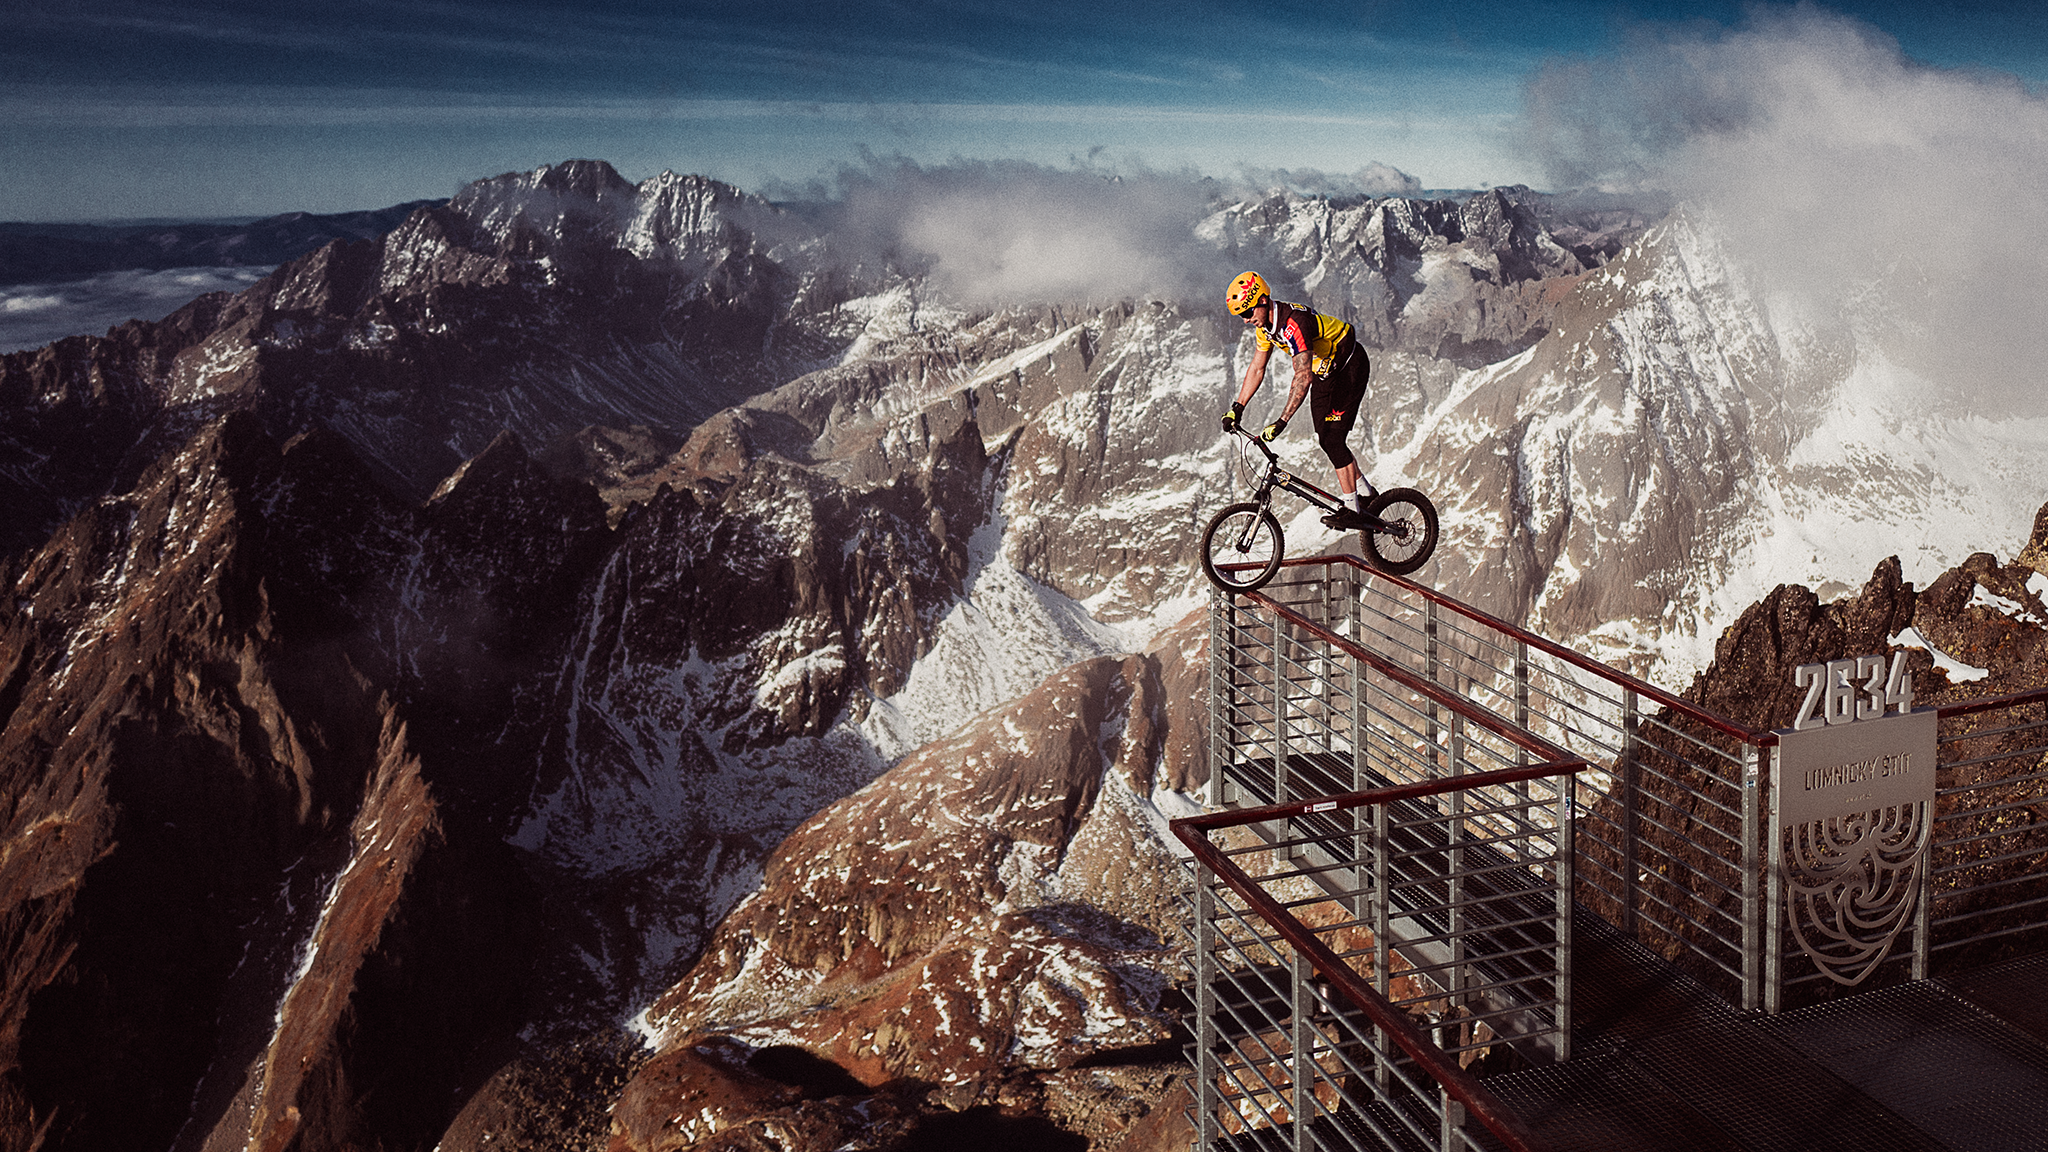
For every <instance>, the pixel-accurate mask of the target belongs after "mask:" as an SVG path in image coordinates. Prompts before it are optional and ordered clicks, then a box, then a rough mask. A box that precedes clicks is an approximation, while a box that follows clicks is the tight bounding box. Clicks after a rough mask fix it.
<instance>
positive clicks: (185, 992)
mask: <svg viewBox="0 0 2048 1152" xmlns="http://www.w3.org/2000/svg"><path fill="white" fill-rule="evenodd" d="M522 460H523V457H521V456H520V455H519V454H518V452H517V447H516V445H513V444H510V443H509V442H508V443H507V444H506V445H505V446H504V449H503V450H502V451H500V452H499V453H496V454H487V456H486V457H485V458H483V459H481V460H480V461H479V462H478V466H477V467H475V468H473V469H472V470H471V472H470V473H469V474H468V475H466V476H465V477H463V478H462V479H461V480H460V481H458V482H456V483H455V484H453V485H452V486H451V487H450V489H449V491H448V492H446V493H445V494H444V495H443V497H442V498H441V499H440V500H438V501H437V502H436V503H435V504H434V505H432V506H431V507H428V508H425V509H421V510H418V511H415V510H414V509H412V508H409V507H407V506H406V505H404V504H402V503H398V502H395V501H393V500H392V499H391V498H390V497H389V496H387V495H385V494H384V493H383V492H382V491H381V490H380V489H379V488H378V487H377V485H376V484H375V483H374V481H372V480H371V479H370V476H369V474H368V473H367V472H366V471H365V470H364V469H363V468H362V466H361V465H360V464H358V463H356V462H355V460H354V458H353V456H352V455H351V454H350V453H349V452H348V450H347V449H346V447H345V446H343V445H341V444H339V443H337V442H336V441H335V440H334V439H332V438H328V437H324V436H318V435H316V436H309V437H304V438H300V439H298V440H295V441H294V442H292V443H291V444H289V445H286V446H283V447H280V446H279V445H277V444H276V443H275V442H274V441H271V440H269V439H268V438H267V437H266V436H265V435H264V434H263V433H262V431H261V429H260V428H259V427H258V426H257V423H256V421H255V420H253V419H252V418H249V417H247V416H230V417H228V418H226V419H223V420H221V421H219V422H218V423H216V424H215V425H213V426H211V427H209V428H208V429H207V430H205V431H204V432H203V433H202V434H201V435H199V436H197V437H195V438H194V439H193V440H192V441H191V442H190V443H189V444H187V445H185V446H184V447H183V449H182V450H181V451H179V452H177V453H174V454H171V455H169V456H166V457H165V458H164V459H163V460H162V461H160V462H159V463H158V464H157V465H156V466H154V467H152V468H151V469H149V470H148V471H146V472H145V473H143V475H142V476H141V478H140V479H139V481H138V483H137V484H136V486H135V487H134V489H133V490H132V491H130V492H128V493H127V494H125V495H123V496H120V497H115V498H109V499H107V500H103V501H100V502H98V503H96V504H95V505H93V506H92V507H90V508H88V509H87V510H86V511H85V512H84V513H82V514H81V515H80V516H78V517H77V518H75V519H74V520H73V521H72V522H71V523H70V525H68V526H67V528H66V529H65V530H64V531H63V532H61V533H59V534H58V536H57V537H55V538H54V539H53V540H52V541H51V542H50V544H49V545H47V546H46V547H45V548H43V549H42V550H40V551H38V552H36V553H33V554H31V555H29V556H28V557H27V558H26V559H25V561H24V562H23V563H22V564H21V565H20V567H19V568H18V569H17V570H15V571H13V572H11V573H9V577H10V580H9V584H10V588H11V595H10V597H9V598H8V600H7V601H6V603H5V605H4V609H5V615H4V623H0V637H4V640H0V667H4V668H5V669H6V672H5V674H4V676H0V680H4V683H5V684H6V689H5V692H4V696H5V700H4V704H5V714H6V727H5V730H4V731H5V735H4V739H0V765H4V766H5V767H4V769H0V771H4V777H0V779H4V787H5V788H6V789H7V793H8V804H9V808H10V810H11V811H13V812H14V813H15V814H16V816H15V820H14V823H13V824H12V825H11V830H9V831H8V832H6V833H5V835H6V837H7V841H8V844H9V849H8V851H7V853H6V858H7V860H8V861H9V863H8V865H7V866H6V873H7V875H8V876H9V877H11V878H10V879H6V880H4V881H0V885H4V886H0V901H4V907H5V909H6V913H5V917H4V920H0V923H4V924H6V925H8V926H9V927H8V928H7V929H6V930H7V933H8V938H7V940H6V942H5V949H4V955H5V957H6V961H5V969H4V980H5V986H6V987H7V988H8V989H9V990H10V991H9V993H8V995H7V997H6V999H5V1001H4V1003H5V1005H6V1007H5V1010H4V1011H5V1017H4V1021H0V1036H4V1037H5V1043H4V1048H0V1062H4V1063H0V1075H4V1079H0V1084H4V1085H5V1099H6V1103H5V1106H4V1107H5V1111H4V1113H0V1115H4V1116H5V1118H6V1123H5V1125H4V1128H0V1141H4V1142H6V1143H7V1146H11V1147H23V1148H26V1147H30V1146H33V1145H35V1144H37V1143H38V1142H40V1145H41V1146H42V1147H45V1148H92V1147H109V1146H126V1145H130V1144H134V1143H142V1144H145V1145H150V1146H158V1147H179V1148H193V1149H198V1148H215V1147H220V1148H225V1147H234V1148H242V1147H265V1148H283V1147H286V1146H292V1147H300V1148H324V1147H343V1146H359V1145H360V1144H361V1143H365V1142H385V1143H392V1142H396V1143H399V1144H403V1145H411V1144H415V1143H417V1144H424V1143H428V1142H431V1139H432V1138H433V1137H434V1136H436V1135H438V1133H439V1132H440V1131H441V1130H442V1129H443V1128H444V1127H445V1125H446V1123H447V1120H448V1118H449V1111H450V1104H449V1089H450V1087H451V1085H460V1084H462V1083H464V1082H465V1080H467V1079H472V1078H473V1079H474V1080H477V1081H480V1080H481V1079H482V1077H483V1076H484V1075H485V1074H487V1072H488V1071H489V1065H488V1064H484V1065H479V1064H478V1060H479V1058H480V1057H481V1056H483V1055H484V1054H485V1053H487V1052H488V1050H489V1048H490V1046H491V1045H492V1044H494V1043H496V1044H502V1043H504V1042H506V1041H508V1040H509V1039H510V1038H511V1036H512V1033H513V1032H514V1031H515V1030H516V1028H517V1027H518V1024H519V1020H520V1018H521V1010H520V1007H519V1006H520V1005H521V1004H522V1003H523V1001H524V1000H525V998H526V991H525V989H526V978H527V967H528V965H529V962H530V961H529V959H528V953H527V950H526V948H525V947H524V946H522V945H521V944H519V943H518V932H519V925H520V924H522V923H524V922H526V921H528V920H529V919H530V918H531V916H532V909H533V903H534V892H533V888H532V885H531V883H530V882H529V881H528V880H527V879H526V878H525V876H524V875H523V873H522V872H521V871H520V869H519V867H518V865H517V862H516V860H515V859H514V857H513V855H512V853H511V852H510V850H509V849H508V848H507V847H506V846H505V845H504V844H503V843H502V840H501V839H500V838H501V837H502V835H503V832H504V827H503V820H504V819H505V818H506V816H507V815H508V814H509V812H510V810H511V808H512V805H513V803H514V802H515V801H517V800H519V799H521V798H523V792H524V788H523V783H522V782H520V781H517V780H507V779H506V778H504V777H503V776H502V774H497V773H494V772H493V771H491V769H490V762H491V760H492V758H493V750H491V749H489V748H485V747H479V746H478V741H479V738H480V737H482V736H483V735H484V734H486V733H489V732H491V731H493V730H494V729H498V728H502V726H503V723H504V718H505V716H506V714H507V713H508V711H509V708H510V704H509V701H508V700H507V699H505V696H506V693H507V691H508V690H509V685H510V684H511V682H512V681H513V680H515V679H516V678H517V673H516V671H507V669H508V668H512V669H516V667H517V665H518V662H519V660H520V659H521V656H522V653H523V652H527V651H528V650H529V649H530V647H531V646H532V645H534V644H537V643H539V644H544V643H545V642H546V639H547V637H548V635H549V631H550V627H551V626H550V625H549V624H548V623H547V622H546V620H545V619H541V618H534V617H532V616H525V617H524V619H523V622H522V623H521V624H519V625H518V626H516V627H515V626H512V625H511V623H510V616H511V614H524V613H526V612H527V611H528V608H529V607H530V605H531V603H532V600H533V598H535V597H545V596H547V595H549V594H551V592H552V590H554V589H557V588H558V587H559V586H560V584H561V583H562V582H563V581H567V582H568V583H569V584H572V585H573V584H575V583H578V582H580V577H579V576H578V575H575V574H574V572H575V568H576V566H577V565H579V564H582V565H587V564H588V563H589V562H590V560H591V558H592V551H591V545H592V543H593V542H594V541H600V540H601V539H602V537H603V535H604V533H605V529H604V524H603V511H602V507H601V506H600V505H599V504H598V502H597V500H596V498H595V497H594V495H592V494H590V493H589V492H588V490H583V491H582V495H581V500H582V501H583V502H582V503H580V504H579V502H578V499H577V496H576V492H575V491H574V490H565V489H562V488H561V487H560V486H559V485H558V484H557V482H555V481H552V480H551V479H549V478H547V477H546V476H545V475H544V474H542V473H540V472H539V470H538V469H536V468H533V467H532V466H531V465H530V464H525V465H522ZM487 490H488V491H487ZM543 537H545V538H546V539H547V540H548V543H547V544H542V543H541V538H543ZM435 606H443V607H446V608H448V611H447V613H446V615H436V613H435ZM455 665H460V666H461V667H462V668H464V669H466V670H467V672H466V674H465V675H462V676H459V677H451V676H449V675H446V674H445V672H446V670H447V669H448V668H450V667H451V666H455ZM496 751H497V752H499V753H501V754H502V751H503V750H502V749H499V750H496ZM515 754H516V753H515ZM529 754H530V753H529ZM508 792H509V794H508Z"/></svg>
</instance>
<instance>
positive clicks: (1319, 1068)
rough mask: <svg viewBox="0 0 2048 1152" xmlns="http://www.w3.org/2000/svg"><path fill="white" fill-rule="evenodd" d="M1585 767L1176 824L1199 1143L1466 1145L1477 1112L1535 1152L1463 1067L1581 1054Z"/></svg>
mask: <svg viewBox="0 0 2048 1152" xmlns="http://www.w3.org/2000/svg"><path fill="white" fill-rule="evenodd" d="M1582 767H1584V764H1583V763H1581V762H1571V763H1564V764H1539V765H1533V766H1530V767H1526V768H1508V769H1499V770H1495V771H1491V772H1484V773H1477V774H1473V775H1465V776H1460V777H1457V778H1451V779H1444V780H1439V781H1436V782H1434V783H1429V784H1411V785H1407V786H1404V787H1397V788H1381V789H1374V790H1371V791H1367V792H1358V793H1353V794H1351V795H1349V796H1343V797H1335V798H1331V799H1327V800H1321V801H1305V802H1304V801H1297V802H1294V803H1290V804H1281V805H1270V806H1266V807H1262V808H1255V809H1249V810H1243V811H1238V812H1232V813H1224V814H1218V815H1212V816H1203V817H1194V818H1190V819H1186V820H1181V821H1177V822H1175V824H1174V831H1175V833H1176V835H1178V836H1179V837H1180V839H1181V840H1182V842H1183V843H1185V844H1186V845H1187V846H1188V848H1189V850H1190V851H1191V852H1192V853H1193V854H1194V857H1195V865H1194V867H1195V871H1196V884H1195V897H1194V901H1195V910H1194V911H1195V915H1194V923H1195V933H1194V936H1195V946H1194V964H1193V968H1194V978H1195V988H1196V1022H1197V1023H1196V1028H1195V1048H1194V1061H1193V1062H1194V1064H1195V1066H1196V1085H1197V1087H1196V1096H1197V1101H1196V1106H1197V1116H1198V1123H1199V1125H1200V1131H1201V1139H1202V1145H1201V1146H1202V1147H1203V1148H1205V1149H1210V1148H1222V1147H1282V1148H1303V1149H1305V1148H1346V1149H1349V1148H1355V1149H1369V1148H1381V1147H1396V1148H1401V1147H1411V1146H1420V1147H1426V1148H1442V1149H1444V1150H1446V1152H1457V1150H1460V1149H1465V1148H1478V1147H1484V1145H1482V1144H1479V1143H1476V1142H1474V1141H1473V1139H1472V1135H1471V1134H1470V1133H1469V1132H1468V1131H1467V1128H1466V1118H1467V1117H1468V1116H1469V1117H1472V1118H1474V1119H1476V1120H1477V1121H1478V1122H1479V1124H1480V1126H1482V1127H1484V1128H1486V1129H1487V1130H1489V1131H1490V1132H1491V1133H1492V1135H1493V1137H1494V1139H1495V1140H1497V1141H1498V1142H1499V1143H1500V1144H1502V1145H1504V1146H1506V1147H1508V1148H1512V1149H1528V1148H1532V1147H1533V1145H1532V1144H1531V1143H1530V1142H1529V1139H1528V1133H1527V1131H1526V1129H1525V1128H1524V1127H1523V1126H1522V1125H1521V1123H1520V1121H1519V1120H1517V1119H1516V1118H1515V1117H1514V1116H1513V1114H1512V1113H1510V1112H1508V1111H1507V1110H1506V1109H1505V1108H1504V1107H1503V1106H1501V1105H1500V1103H1499V1102H1498V1101H1496V1100H1495V1099H1494V1098H1493V1097H1492V1095H1491V1094H1489V1093H1488V1092H1486V1090H1485V1089H1484V1088H1483V1087H1481V1086H1480V1085H1479V1083H1478V1081H1477V1080H1475V1079H1474V1078H1473V1077H1472V1076H1471V1074H1470V1073H1468V1072H1467V1071H1466V1070H1465V1068H1464V1065H1463V1061H1464V1059H1466V1058H1469V1054H1477V1053H1481V1052H1483V1051H1485V1050H1486V1049H1488V1048H1490V1047H1491V1046H1493V1045H1495V1044H1501V1043H1513V1044H1520V1045H1528V1046H1531V1047H1533V1048H1539V1049H1545V1050H1547V1051H1549V1052H1551V1053H1553V1054H1555V1055H1557V1056H1559V1057H1561V1056H1563V1055H1565V1054H1567V1053H1568V1052H1569V1045H1570V1019H1571V991H1570V983H1569V980H1568V979H1567V978H1566V976H1565V974H1566V973H1568V972H1569V971H1570V963H1569V959H1568V953H1569V951H1570V948H1571V931H1570V927H1571V819H1570V800H1569V789H1568V788H1566V787H1560V786H1559V784H1560V782H1562V781H1568V780H1569V778H1570V774H1571V773H1572V772H1575V771H1577V770H1579V769H1580V768H1582ZM1397 941H1398V942H1399V943H1398V945H1397V943H1396V942H1397ZM1276 1141H1277V1142H1276Z"/></svg>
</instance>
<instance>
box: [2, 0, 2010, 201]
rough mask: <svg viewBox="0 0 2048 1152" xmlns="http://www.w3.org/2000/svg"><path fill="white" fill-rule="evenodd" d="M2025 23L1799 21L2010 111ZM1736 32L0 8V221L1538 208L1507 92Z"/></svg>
mask: <svg viewBox="0 0 2048 1152" xmlns="http://www.w3.org/2000/svg"><path fill="white" fill-rule="evenodd" d="M2041 7H2042V6H2040V5H2038V4H2021V3H2000V4H1972V5H1960V4H1949V5H1944V4H1941V3H1938V2H1923V3H1914V4H1890V3H1882V4H1880V3H1858V4H1839V5H1832V6H1827V7H1826V8H1825V9H1823V10H1824V11H1826V12H1832V13H1838V14H1840V15H1842V16H1845V17H1848V18H1849V19H1850V20H1851V21H1852V22H1854V23H1855V25H1856V26H1858V27H1862V28H1865V29H1867V31H1869V32H1870V33H1871V34H1872V35H1875V36H1877V37H1878V38H1880V39H1884V40H1887V41H1895V42H1896V44H1897V46H1898V49H1899V50H1900V51H1901V52H1903V54H1904V56H1905V57H1906V58H1907V59H1909V60H1911V61H1916V62H1919V63H1923V64H1930V65H1934V66H1937V67H1940V68H1945V69H1956V68H1963V69H1979V70H1986V71H1990V72H1999V73H2010V74H2011V75H2012V76H2016V77H2017V78H2018V80H2019V81H2020V82H2021V84H2022V85H2023V86H2025V87H2026V88H2028V89H2030V90H2033V91H2038V90H2039V88H2040V86H2041V85H2042V84H2043V82H2044V81H2048V15H2044V14H2043V12H2042V10H2041ZM1769 11H1778V12H1783V11H1785V10H1784V9H1782V8H1779V9H1772V10H1769ZM1755 18H1756V12H1755V10H1753V9H1751V8H1750V7H1749V6H1744V5H1737V4H1731V3H1709V2H1702V3H1569V2H1558V0H1525V2H1517V3H1500V4H1494V3H1484V4H1455V3H1452V4H1444V3H1419V2H1418V3H1410V2H1406V0H1364V2H1360V3H1319V4H1308V3H1295V2H1291V0H1266V2H1262V3H1257V4H1252V3H1238V4H1228V5H1224V4H1215V3H1211V2H1208V0H1193V2H1189V0H1135V2H1130V0H1119V2H1118V3H1112V4H1101V3H1097V4H1086V5H1083V4H1076V3H1072V2H1071V0H1057V2H1053V3H1043V4H1036V5H1031V4H1019V3H1015V2H1001V3H998V2H992V0H952V2H944V3H865V2H853V3H841V4H811V3H796V4H789V3H785V4H779V5H772V6H755V5H746V4H720V5H691V6H680V5H667V4H651V3H649V4H625V3H566V2H560V0H557V2H551V3H490V4H484V3H478V2H474V0H440V2H435V0H428V2H425V3H416V2H412V0H405V2H393V0H365V2H352V3H340V2H334V0H314V2H311V3H275V2H269V0H266V2H262V3H257V2H244V0H177V2H175V3H169V2H159V0H9V3H8V7H7V9H6V15H5V17H4V24H0V28H4V29H5V31H6V35H5V36H0V173H4V174H5V177H6V178H5V179H4V180H0V220H93V219H124V218H136V217H218V216H254V215H264V214H270V213H276V212H284V211H292V210H306V211H315V212H332V211H344V210H350V209H358V208H370V207H378V206H382V205H386V204H392V203H397V202H401V201H404V200H409V199H416V198H421V197H430V196H445V195H448V194H450V193H451V192H453V191H454V190H455V189H456V188H457V187H459V186H460V185H461V184H463V183H465V182H467V181H469V180H471V179H474V178H477V177H479V176H486V175H491V174H495V173H498V172H503V171H509V170H516V169H524V168H531V167H534V166H537V165H539V164H544V163H550V162H554V161H558V160H563V159H567V158H570V157H585V156H587V157H596V158H601V159H606V160H610V161H612V162H613V163H614V164H616V165H617V166H618V167H619V168H620V170H621V171H623V172H624V173H625V174H626V175H627V176H629V177H633V178H641V177H645V176H648V175H652V174H654V173H656V172H659V171H661V170H662V169H664V168H669V169H674V170H676V171H679V172H700V173H704V174H707V175H711V176H715V177H718V178H721V179H725V180H729V181H732V182H734V183H737V184H739V185H741V186H742V187H746V188H749V189H757V190H758V189H769V188H776V187H782V188H787V187H790V186H793V185H802V184H804V183H806V182H809V181H814V180H819V179H827V180H829V178H830V176H831V174H832V173H833V172H834V171H835V170H836V169H837V168H838V167H840V166H842V165H846V164H850V163H859V162H860V160H861V157H862V156H863V154H864V153H866V154H872V155H877V156H882V157H898V156H900V157H905V158H908V159H910V160H912V161H915V162H917V163H920V164H945V163H947V162H949V161H951V160H953V159H955V158H967V159H981V160H994V159H1004V160H1024V161H1029V162H1033V163H1037V164H1042V165H1048V166H1055V167H1063V166H1070V165H1074V164H1089V165H1093V166H1097V167H1104V168H1116V169H1122V170H1132V169H1138V168H1150V169H1153V170H1166V171H1178V170H1183V169H1189V168H1192V169H1196V170H1199V171H1202V172H1205V173H1209V174H1214V175H1231V174H1234V173H1237V172H1240V171H1243V170H1245V169H1252V170H1267V169H1289V170H1296V171H1298V170H1301V169H1315V170H1320V171H1322V172H1328V173H1338V174H1342V173H1352V172H1356V171H1358V170H1360V169H1361V168H1363V167H1365V166H1366V165H1367V164H1369V163H1374V162H1377V163H1382V164H1386V165H1391V166H1393V167H1395V168H1397V169H1400V170H1401V171H1403V172H1406V173H1409V174H1411V175H1413V176H1415V177H1416V178H1417V179H1419V180H1420V181H1421V182H1422V184H1423V185H1424V186H1426V187H1432V188H1452V187H1478V186H1482V185H1486V184H1498V183H1515V182H1521V183H1530V184H1535V185H1537V186H1539V187H1541V186H1549V185H1551V184H1554V183H1555V180H1554V171H1555V169H1554V166H1552V167H1546V165H1545V163H1544V157H1543V156H1542V155H1541V154H1539V153H1538V152H1537V151H1535V150H1532V149H1531V148H1530V147H1529V146H1528V145H1529V131H1528V127H1527V123H1526V121H1525V113H1526V107H1525V104H1526V100H1527V94H1528V92H1529V91H1530V84H1531V81H1532V79H1534V78H1536V77H1538V76H1541V75H1544V74H1546V72H1548V73H1550V74H1555V73H1556V72H1557V70H1558V69H1560V68H1562V67H1567V66H1569V65H1570V64H1571V63H1572V62H1573V61H1587V60H1590V61H1594V62H1600V61H1612V60H1614V59H1617V58H1620V57H1622V56H1625V55H1626V54H1627V53H1628V52H1630V51H1631V50H1632V49H1631V47H1630V46H1631V45H1635V46H1636V50H1639V49H1640V45H1641V44H1642V43H1644V42H1645V41H1657V40H1669V39H1671V38H1673V37H1678V38H1685V37H1692V38H1706V39H1712V38H1714V37H1717V36H1721V35H1723V34H1725V33H1726V32H1727V31H1729V30H1733V29H1739V28H1742V27H1744V26H1746V25H1747V24H1748V23H1750V22H1752V21H1753V20H1754V19H1755Z"/></svg>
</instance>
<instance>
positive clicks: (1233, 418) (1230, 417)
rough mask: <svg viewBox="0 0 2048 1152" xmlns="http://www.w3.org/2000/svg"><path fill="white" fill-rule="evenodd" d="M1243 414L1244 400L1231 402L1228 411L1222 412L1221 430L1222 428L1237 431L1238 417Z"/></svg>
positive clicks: (1227, 430) (1226, 430)
mask: <svg viewBox="0 0 2048 1152" xmlns="http://www.w3.org/2000/svg"><path fill="white" fill-rule="evenodd" d="M1243 415H1244V402H1243V401H1242V400H1240V401H1238V402H1237V403H1235V404H1232V405H1231V406H1230V411H1228V412H1225V413H1224V414H1223V430H1224V431H1225V432H1235V431H1237V421H1238V418H1239V417H1240V416H1243Z"/></svg>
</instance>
